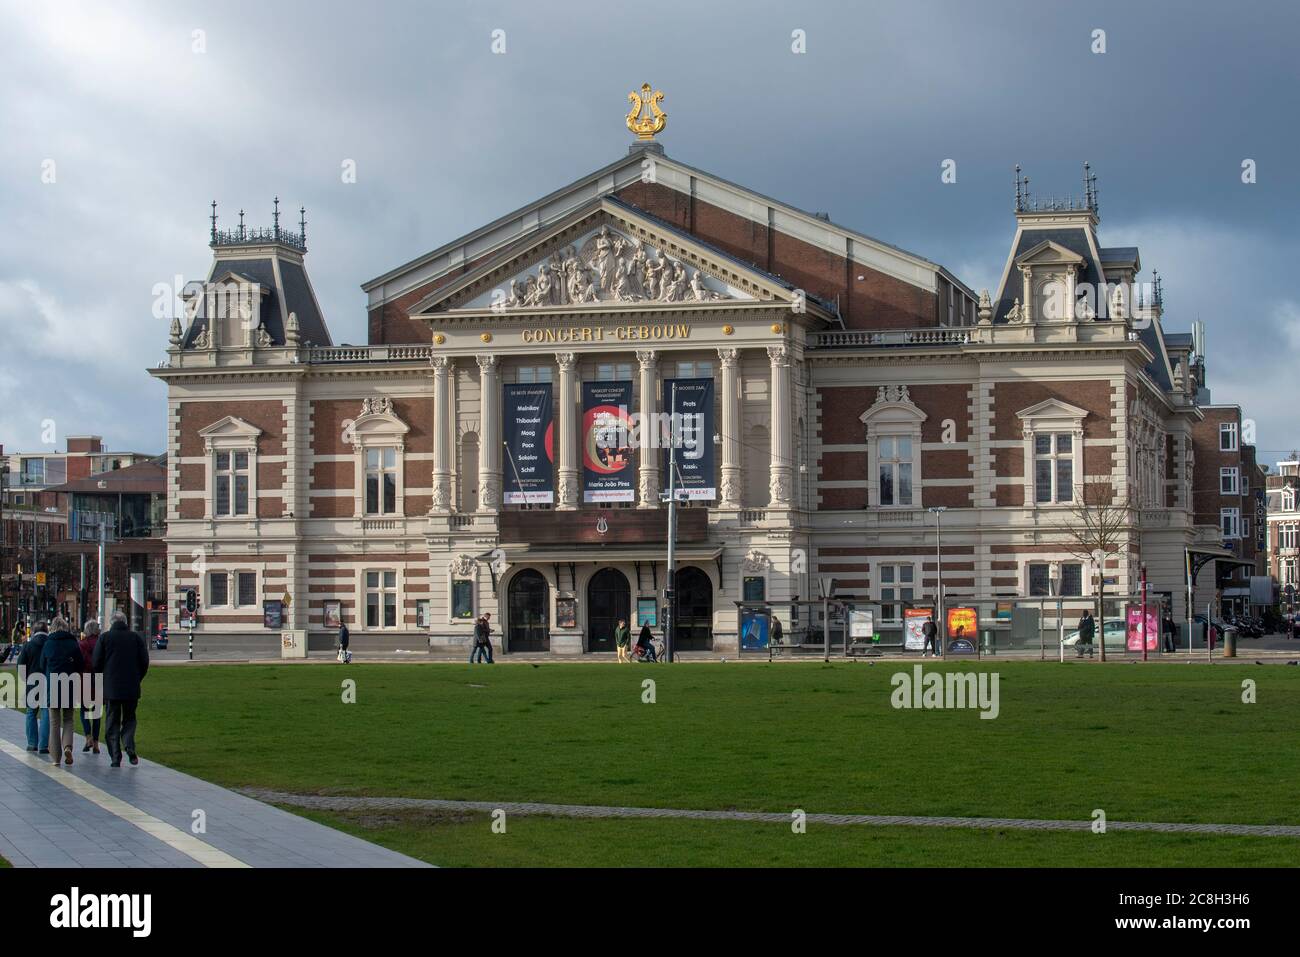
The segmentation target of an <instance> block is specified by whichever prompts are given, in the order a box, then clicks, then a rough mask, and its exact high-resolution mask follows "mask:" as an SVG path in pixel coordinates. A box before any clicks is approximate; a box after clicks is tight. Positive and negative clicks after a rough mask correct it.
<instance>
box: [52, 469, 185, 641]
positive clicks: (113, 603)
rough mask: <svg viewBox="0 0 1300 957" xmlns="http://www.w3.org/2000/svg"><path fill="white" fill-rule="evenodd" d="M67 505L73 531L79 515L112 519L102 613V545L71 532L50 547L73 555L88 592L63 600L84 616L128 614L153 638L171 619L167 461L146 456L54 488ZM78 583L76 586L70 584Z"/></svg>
mask: <svg viewBox="0 0 1300 957" xmlns="http://www.w3.org/2000/svg"><path fill="white" fill-rule="evenodd" d="M47 494H57V495H59V496H61V497H62V498H63V500H64V502H65V503H66V511H67V513H68V516H69V522H70V526H69V529H70V531H75V527H74V526H75V524H76V523H77V521H78V520H79V519H80V517H81V516H84V515H88V514H98V515H108V516H110V520H111V528H112V536H111V539H110V541H109V542H108V544H107V545H106V546H105V552H106V562H105V590H104V609H103V610H102V611H101V610H100V609H99V608H98V606H97V595H98V591H97V579H98V571H97V568H96V563H97V562H98V554H99V553H98V545H96V544H95V543H94V542H92V541H90V540H89V539H88V537H87V536H85V535H74V534H69V535H67V536H66V538H65V540H64V541H61V542H59V543H58V544H55V545H53V546H51V547H50V553H51V554H55V555H62V556H69V557H75V560H76V561H77V563H78V565H79V566H80V568H84V569H85V571H86V578H85V581H86V589H85V593H84V594H82V593H81V592H80V588H79V586H80V583H81V579H80V574H79V575H78V580H77V582H76V583H75V585H76V586H78V587H77V589H76V590H75V591H70V593H69V594H68V595H64V596H62V597H63V598H64V600H69V599H70V600H71V601H72V602H73V603H74V605H73V606H74V607H77V608H79V609H81V612H80V617H81V618H82V619H83V620H84V619H85V618H87V617H91V616H95V617H98V618H103V617H105V615H106V614H107V613H108V612H111V611H112V610H113V609H115V608H122V609H124V610H125V611H127V612H128V614H129V615H130V622H131V627H133V628H136V629H140V630H144V629H147V630H148V633H149V634H155V633H156V632H157V630H158V627H159V626H161V625H165V624H166V616H167V576H166V565H167V549H166V545H165V544H164V536H165V535H166V533H167V458H166V456H158V457H155V458H145V459H141V460H140V461H138V462H136V463H135V464H134V465H128V466H125V467H123V468H119V469H113V470H110V471H102V472H98V473H96V474H93V475H90V476H87V477H86V478H82V479H78V480H76V481H73V482H67V483H65V484H63V485H58V486H54V487H52V488H50V489H48V490H47ZM70 584H74V583H70Z"/></svg>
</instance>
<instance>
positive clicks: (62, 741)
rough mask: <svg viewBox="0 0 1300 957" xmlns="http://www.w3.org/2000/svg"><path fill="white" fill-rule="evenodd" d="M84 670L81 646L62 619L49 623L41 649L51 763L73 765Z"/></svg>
mask: <svg viewBox="0 0 1300 957" xmlns="http://www.w3.org/2000/svg"><path fill="white" fill-rule="evenodd" d="M85 670H86V663H85V660H84V659H83V658H82V657H81V646H80V645H79V644H78V643H77V639H76V636H75V635H73V634H72V632H71V631H69V630H68V623H67V621H66V620H65V619H63V618H55V619H54V621H52V622H50V634H49V637H47V638H46V639H45V647H44V648H42V649H41V671H42V672H44V674H45V693H46V695H47V696H48V700H47V701H46V712H47V713H48V714H49V717H50V744H52V745H53V746H54V747H53V749H52V750H53V752H54V763H55V764H58V763H59V761H60V760H62V761H63V763H64V764H71V763H72V745H73V728H74V727H75V721H76V714H77V705H78V704H80V702H81V673H82V672H83V671H85Z"/></svg>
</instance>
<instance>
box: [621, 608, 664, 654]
mask: <svg viewBox="0 0 1300 957" xmlns="http://www.w3.org/2000/svg"><path fill="white" fill-rule="evenodd" d="M614 648H615V650H616V651H617V652H618V660H619V661H657V660H659V655H658V653H657V652H656V651H655V645H654V633H653V632H651V631H650V625H649V624H643V625H642V626H641V631H640V632H639V633H638V634H637V636H636V645H635V646H634V645H632V631H631V629H629V628H628V626H627V619H626V618H620V619H619V620H618V624H617V625H615V626H614Z"/></svg>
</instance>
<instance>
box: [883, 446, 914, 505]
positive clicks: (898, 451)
mask: <svg viewBox="0 0 1300 957" xmlns="http://www.w3.org/2000/svg"><path fill="white" fill-rule="evenodd" d="M876 450H877V451H876V457H877V459H878V460H879V476H880V504H881V505H911V504H912V439H911V436H906V435H899V436H893V435H886V436H881V438H880V439H879V441H878V442H877V443H876Z"/></svg>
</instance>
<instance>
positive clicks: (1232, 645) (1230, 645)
mask: <svg viewBox="0 0 1300 957" xmlns="http://www.w3.org/2000/svg"><path fill="white" fill-rule="evenodd" d="M1224 632H1225V634H1224V636H1223V657H1225V658H1235V657H1237V629H1235V628H1225V629H1224Z"/></svg>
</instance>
